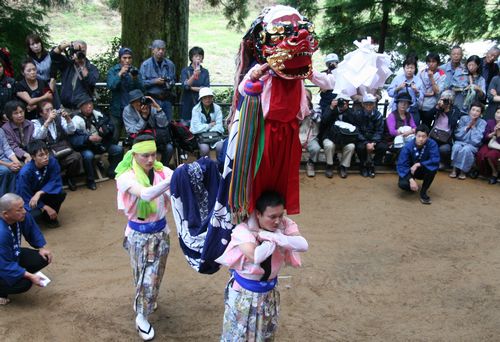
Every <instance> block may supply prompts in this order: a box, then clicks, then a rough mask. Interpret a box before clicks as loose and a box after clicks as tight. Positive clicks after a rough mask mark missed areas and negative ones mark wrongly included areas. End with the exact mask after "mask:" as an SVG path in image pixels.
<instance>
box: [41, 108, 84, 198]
mask: <svg viewBox="0 0 500 342" xmlns="http://www.w3.org/2000/svg"><path fill="white" fill-rule="evenodd" d="M38 108H39V110H40V117H39V118H38V119H36V120H33V124H34V125H35V131H34V132H33V139H40V140H43V141H44V142H46V143H47V147H48V149H49V152H50V154H51V156H54V157H55V158H56V159H57V161H58V162H59V165H60V167H61V169H65V170H66V181H67V184H68V187H69V189H70V190H71V191H75V190H76V182H75V180H74V178H75V177H76V176H78V174H79V173H80V160H81V159H82V156H81V155H80V153H78V152H75V151H73V149H72V148H71V145H70V143H69V140H68V139H69V136H71V135H72V134H74V133H75V125H74V124H73V121H71V117H70V116H69V114H68V112H66V111H65V110H62V109H60V110H55V109H54V106H53V105H52V102H51V101H48V100H43V101H41V102H39V103H38Z"/></svg>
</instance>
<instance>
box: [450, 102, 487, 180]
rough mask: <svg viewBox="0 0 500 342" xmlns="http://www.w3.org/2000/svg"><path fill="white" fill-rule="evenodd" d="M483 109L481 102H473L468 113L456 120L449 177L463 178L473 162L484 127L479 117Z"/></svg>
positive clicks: (484, 123) (484, 124) (484, 122)
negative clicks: (451, 169)
mask: <svg viewBox="0 0 500 342" xmlns="http://www.w3.org/2000/svg"><path fill="white" fill-rule="evenodd" d="M483 110H484V106H483V104H482V103H479V102H474V103H473V104H472V106H471V108H470V110H469V115H464V116H462V117H461V118H460V121H459V122H458V126H457V129H456V131H455V143H454V144H453V147H452V149H451V166H453V171H452V172H451V173H450V177H451V178H457V177H458V179H465V178H466V177H465V174H466V173H468V172H469V171H470V169H471V168H472V165H473V164H474V158H475V156H476V153H477V150H478V148H479V146H481V142H482V140H483V135H484V130H485V129H486V121H484V120H483V119H481V118H480V117H481V114H482V113H483Z"/></svg>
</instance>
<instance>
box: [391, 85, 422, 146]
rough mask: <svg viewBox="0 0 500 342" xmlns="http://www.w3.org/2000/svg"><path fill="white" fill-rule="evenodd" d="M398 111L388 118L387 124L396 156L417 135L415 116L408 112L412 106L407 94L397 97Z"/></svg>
mask: <svg viewBox="0 0 500 342" xmlns="http://www.w3.org/2000/svg"><path fill="white" fill-rule="evenodd" d="M395 101H396V104H397V110H395V111H393V112H392V113H391V114H389V115H388V116H387V119H386V121H385V124H386V126H387V131H388V132H389V139H390V140H392V141H389V142H390V143H391V142H392V148H391V150H392V152H393V153H395V154H396V155H397V154H398V153H399V151H400V150H401V148H403V146H404V144H405V142H407V141H409V140H411V138H413V137H414V135H415V129H416V128H417V126H416V125H415V121H413V115H411V113H410V112H408V108H409V106H410V104H411V97H410V95H408V94H406V93H401V94H399V95H398V96H397V97H396V100H395Z"/></svg>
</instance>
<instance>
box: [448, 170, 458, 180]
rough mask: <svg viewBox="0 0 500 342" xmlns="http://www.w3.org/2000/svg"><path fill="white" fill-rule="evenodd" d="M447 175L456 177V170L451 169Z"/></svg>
mask: <svg viewBox="0 0 500 342" xmlns="http://www.w3.org/2000/svg"><path fill="white" fill-rule="evenodd" d="M449 176H450V178H457V171H455V170H453V171H451V173H450V175H449Z"/></svg>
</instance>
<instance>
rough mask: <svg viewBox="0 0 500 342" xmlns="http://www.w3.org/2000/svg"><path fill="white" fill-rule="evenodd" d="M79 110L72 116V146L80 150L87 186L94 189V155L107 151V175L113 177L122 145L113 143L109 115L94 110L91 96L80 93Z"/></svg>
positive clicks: (120, 156)
mask: <svg viewBox="0 0 500 342" xmlns="http://www.w3.org/2000/svg"><path fill="white" fill-rule="evenodd" d="M78 107H79V108H80V112H79V113H78V114H77V115H75V116H74V117H73V124H74V125H75V128H76V130H77V131H76V132H77V133H76V134H75V135H74V136H73V138H72V139H71V142H72V144H73V147H74V148H75V149H76V150H77V151H80V153H81V155H82V158H83V168H84V170H85V174H86V175H87V187H88V188H89V189H90V190H96V189H97V186H96V184H95V173H94V167H93V163H94V155H96V154H103V153H106V152H107V153H108V160H109V168H108V172H107V176H108V177H109V178H111V179H113V178H115V168H116V165H118V163H119V162H120V160H121V159H122V157H123V147H121V146H119V145H116V144H114V143H113V130H114V127H113V124H112V123H111V122H110V120H109V116H104V115H102V113H101V112H99V111H97V110H94V104H93V102H92V98H91V97H90V96H87V95H82V96H80V97H79V98H78Z"/></svg>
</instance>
